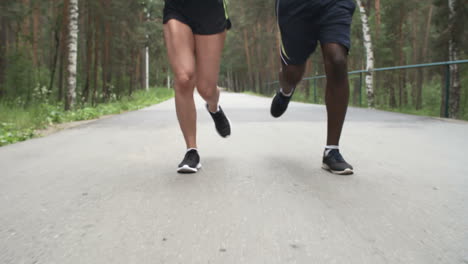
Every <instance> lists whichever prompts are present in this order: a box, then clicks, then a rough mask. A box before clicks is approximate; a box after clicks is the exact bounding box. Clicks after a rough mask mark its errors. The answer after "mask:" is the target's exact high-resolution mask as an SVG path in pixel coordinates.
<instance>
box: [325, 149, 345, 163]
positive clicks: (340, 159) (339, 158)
mask: <svg viewBox="0 0 468 264" xmlns="http://www.w3.org/2000/svg"><path fill="white" fill-rule="evenodd" d="M328 157H332V158H334V159H335V160H336V161H337V162H346V161H345V160H344V158H343V156H341V153H340V151H339V150H337V149H332V150H331V151H330V153H328Z"/></svg>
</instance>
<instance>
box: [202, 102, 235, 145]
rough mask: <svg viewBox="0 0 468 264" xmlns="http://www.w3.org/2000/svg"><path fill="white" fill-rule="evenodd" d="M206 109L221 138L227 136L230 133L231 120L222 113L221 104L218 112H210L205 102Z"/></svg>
mask: <svg viewBox="0 0 468 264" xmlns="http://www.w3.org/2000/svg"><path fill="white" fill-rule="evenodd" d="M206 110H208V113H210V115H211V117H212V118H213V121H214V123H215V127H216V131H218V134H219V135H220V136H222V137H223V138H225V137H229V136H230V135H231V122H230V121H229V118H227V117H226V115H225V114H224V111H223V109H222V108H221V106H219V111H218V112H216V113H211V112H210V109H209V108H208V104H206Z"/></svg>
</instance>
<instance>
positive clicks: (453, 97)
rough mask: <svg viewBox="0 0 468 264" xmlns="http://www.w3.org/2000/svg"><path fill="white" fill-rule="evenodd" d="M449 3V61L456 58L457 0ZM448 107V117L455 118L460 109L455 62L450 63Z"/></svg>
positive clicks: (459, 90)
mask: <svg viewBox="0 0 468 264" xmlns="http://www.w3.org/2000/svg"><path fill="white" fill-rule="evenodd" d="M448 5H449V28H450V39H449V58H450V60H451V61H456V60H458V51H459V50H458V41H457V33H456V32H455V16H456V14H457V13H456V12H457V11H456V5H457V0H448ZM450 79H451V84H450V92H449V94H450V102H449V104H450V107H449V117H452V118H457V117H458V114H459V112H460V111H459V110H460V93H461V83H460V73H459V70H458V65H457V64H452V65H450Z"/></svg>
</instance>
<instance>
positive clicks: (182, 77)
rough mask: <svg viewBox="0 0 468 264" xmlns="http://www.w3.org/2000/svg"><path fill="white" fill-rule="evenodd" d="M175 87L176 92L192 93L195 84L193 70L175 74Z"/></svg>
mask: <svg viewBox="0 0 468 264" xmlns="http://www.w3.org/2000/svg"><path fill="white" fill-rule="evenodd" d="M174 79H175V80H174V81H175V89H176V92H178V93H188V92H190V93H192V92H193V88H194V86H195V72H194V71H190V70H189V71H181V72H177V73H176V74H175V78H174Z"/></svg>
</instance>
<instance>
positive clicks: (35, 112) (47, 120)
mask: <svg viewBox="0 0 468 264" xmlns="http://www.w3.org/2000/svg"><path fill="white" fill-rule="evenodd" d="M173 96H174V92H173V90H168V89H164V88H154V89H150V91H148V92H146V91H137V92H135V93H134V94H133V95H132V96H131V97H123V98H121V99H119V100H115V101H112V102H108V103H103V104H99V105H97V106H96V107H92V106H91V105H83V106H81V107H79V108H77V109H75V110H73V111H64V110H63V105H61V104H58V105H52V104H47V103H35V104H31V105H29V106H27V107H20V106H18V104H15V103H12V102H6V101H0V113H1V115H0V146H4V145H8V144H12V143H15V142H19V141H24V140H27V139H30V138H33V137H36V136H37V134H36V130H38V129H44V128H46V127H48V126H51V125H54V124H60V123H67V122H74V121H81V120H90V119H96V118H98V117H100V116H104V115H111V114H120V113H122V112H126V111H132V110H137V109H141V108H143V107H147V106H150V105H154V104H157V103H160V102H162V101H165V100H167V99H169V98H171V97H173Z"/></svg>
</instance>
